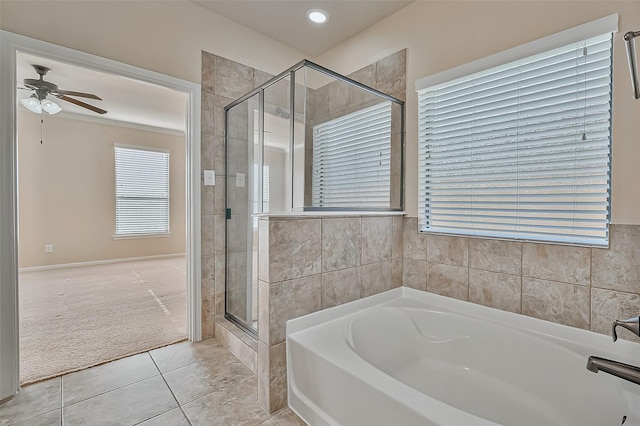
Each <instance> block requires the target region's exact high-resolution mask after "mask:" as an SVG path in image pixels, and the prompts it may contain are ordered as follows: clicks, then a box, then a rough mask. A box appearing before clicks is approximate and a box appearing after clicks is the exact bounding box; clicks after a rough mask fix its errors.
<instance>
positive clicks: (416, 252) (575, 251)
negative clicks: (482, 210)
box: [403, 217, 640, 341]
mask: <svg viewBox="0 0 640 426" xmlns="http://www.w3.org/2000/svg"><path fill="white" fill-rule="evenodd" d="M403 229H404V236H403V237H404V239H403V245H404V247H403V249H404V255H403V284H404V285H406V286H408V287H412V288H417V289H419V290H426V291H429V292H433V293H437V294H441V295H445V296H449V297H454V298H456V299H461V300H468V301H470V302H473V303H478V304H481V305H485V306H490V307H493V308H497V309H502V310H505V311H511V312H515V313H521V314H524V315H529V316H532V317H535V318H540V319H544V320H548V321H553V322H556V323H560V324H565V325H569V326H573V327H579V328H583V329H586V330H591V331H595V332H598V333H604V334H609V333H610V332H611V322H612V321H613V320H614V319H620V318H627V317H632V316H637V315H638V314H640V226H636V225H611V226H610V247H609V248H608V249H599V248H593V249H592V248H585V247H571V246H562V245H553V244H538V243H520V242H513V241H499V240H489V239H482V238H461V237H449V236H441V235H433V234H426V233H418V232H417V219H416V218H413V217H407V218H404V221H403ZM620 337H621V338H625V339H629V340H636V341H640V339H637V338H635V337H634V336H632V335H631V334H630V333H627V332H624V331H623V332H621V336H620Z"/></svg>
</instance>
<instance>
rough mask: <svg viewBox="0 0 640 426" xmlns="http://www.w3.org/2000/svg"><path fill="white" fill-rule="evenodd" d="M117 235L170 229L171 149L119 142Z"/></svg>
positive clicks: (157, 232) (151, 233) (134, 234)
mask: <svg viewBox="0 0 640 426" xmlns="http://www.w3.org/2000/svg"><path fill="white" fill-rule="evenodd" d="M115 176H116V233H115V236H116V237H120V236H127V237H129V236H151V235H167V234H168V233H169V152H166V151H156V150H151V149H145V148H131V147H124V146H118V145H116V146H115Z"/></svg>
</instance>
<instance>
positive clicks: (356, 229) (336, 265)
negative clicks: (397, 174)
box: [246, 51, 406, 412]
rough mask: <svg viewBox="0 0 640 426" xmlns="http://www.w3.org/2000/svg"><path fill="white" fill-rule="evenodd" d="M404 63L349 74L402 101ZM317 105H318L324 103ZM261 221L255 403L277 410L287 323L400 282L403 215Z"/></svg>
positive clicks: (386, 61)
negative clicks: (256, 397)
mask: <svg viewBox="0 0 640 426" xmlns="http://www.w3.org/2000/svg"><path fill="white" fill-rule="evenodd" d="M405 63H406V62H405V52H404V51H399V52H396V53H394V54H392V55H389V56H387V57H385V58H382V59H381V60H379V61H376V62H375V63H373V64H370V65H368V66H366V67H365V68H363V69H361V70H358V71H356V72H354V73H352V74H351V75H350V77H351V78H353V79H355V80H357V81H360V82H362V83H364V84H368V85H371V86H373V87H375V88H377V89H378V90H380V91H382V92H385V93H387V94H390V95H394V96H396V97H398V98H400V99H403V98H404V96H405V82H406V79H405V69H406V67H405ZM329 86H330V85H329ZM334 87H335V86H334ZM328 89H331V87H329V88H328ZM328 91H329V90H326V91H325V93H326V92H328ZM318 92H322V91H321V90H318V91H317V92H316V93H318ZM354 94H355V96H354ZM345 98H346V99H345ZM325 99H326V100H325V103H327V104H329V103H333V105H334V106H336V107H337V108H335V112H336V113H339V111H340V110H341V109H342V107H344V105H345V104H346V103H347V102H353V105H359V104H360V103H361V101H362V95H361V94H359V93H357V92H353V91H343V92H341V93H339V92H336V91H335V89H334V90H332V96H331V98H326V97H325ZM330 99H331V100H330ZM314 106H315V107H316V108H318V110H320V109H321V108H320V106H322V101H320V102H318V103H317V104H315V105H314ZM325 107H328V105H325ZM308 155H310V154H308ZM258 227H259V229H258V278H259V281H258V299H259V300H258V347H257V360H256V361H255V363H253V365H256V366H257V375H258V403H259V404H260V405H262V406H263V407H264V408H265V409H266V410H267V411H269V412H274V411H276V410H278V409H280V408H282V407H284V406H285V405H286V403H287V389H286V387H287V386H286V385H287V378H286V360H285V341H284V340H285V323H286V321H287V320H289V319H292V318H296V317H298V316H301V315H305V314H308V313H312V312H315V311H318V310H321V309H326V308H330V307H333V306H337V305H341V304H343V303H347V302H351V301H353V300H357V299H360V298H363V297H367V296H370V295H373V294H377V293H380V292H382V291H385V290H389V289H391V288H394V287H398V286H400V285H402V263H403V261H402V250H403V218H402V217H401V216H392V215H385V214H381V215H347V216H313V215H305V216H276V215H273V216H271V217H268V218H261V219H260V221H259V225H258ZM246 363H247V364H252V363H251V362H246Z"/></svg>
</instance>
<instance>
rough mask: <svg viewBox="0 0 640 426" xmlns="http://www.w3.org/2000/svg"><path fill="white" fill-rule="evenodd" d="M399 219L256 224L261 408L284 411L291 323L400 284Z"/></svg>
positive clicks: (306, 219)
mask: <svg viewBox="0 0 640 426" xmlns="http://www.w3.org/2000/svg"><path fill="white" fill-rule="evenodd" d="M402 220H403V218H402V217H401V216H384V215H380V216H353V215H352V216H344V217H340V216H332V217H327V216H324V217H321V216H299V217H291V216H283V217H274V216H272V217H270V218H264V219H260V221H259V225H258V226H259V241H260V247H259V252H258V253H259V255H258V258H259V279H260V281H259V291H258V294H259V302H258V306H259V308H258V309H259V313H258V338H259V340H258V360H257V370H258V371H257V373H258V403H259V404H260V405H262V406H263V407H264V408H265V409H266V410H268V411H269V412H274V411H276V410H278V409H280V408H282V407H284V406H285V405H286V404H287V376H286V360H285V323H286V322H287V320H289V319H292V318H296V317H299V316H301V315H305V314H309V313H312V312H316V311H319V310H321V309H326V308H330V307H332V306H337V305H340V304H343V303H347V302H351V301H353V300H356V299H360V298H362V297H366V296H371V295H373V294H377V293H380V292H383V291H386V290H390V289H391V288H394V287H399V286H400V285H401V284H402V260H401V258H402Z"/></svg>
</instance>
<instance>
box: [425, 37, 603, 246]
mask: <svg viewBox="0 0 640 426" xmlns="http://www.w3.org/2000/svg"><path fill="white" fill-rule="evenodd" d="M611 43H612V35H611V34H606V35H603V36H599V37H594V38H591V39H588V40H586V41H583V42H579V43H574V44H571V45H569V46H565V47H562V48H557V49H554V50H552V51H549V52H545V53H542V54H538V55H535V56H531V57H529V58H525V59H521V60H519V61H515V62H511V63H508V64H505V65H502V66H499V67H495V68H491V69H488V70H485V71H482V72H479V73H475V74H472V75H469V76H466V77H463V78H459V79H456V80H453V81H449V82H446V83H443V84H439V85H437V86H434V87H430V88H426V89H425V90H422V91H420V92H419V95H418V98H419V100H418V120H419V136H418V139H419V147H420V148H419V150H420V151H419V209H420V210H421V214H420V222H421V228H422V229H423V230H429V231H433V232H443V233H455V234H464V235H478V236H489V237H503V238H518V239H526V240H540V241H550V242H560V243H570V244H581V245H594V246H603V245H607V244H608V227H607V226H608V221H609V201H610V199H609V198H610V197H609V193H610V139H611V131H610V130H611V74H612V73H611V67H612V60H611V55H612V52H611Z"/></svg>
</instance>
